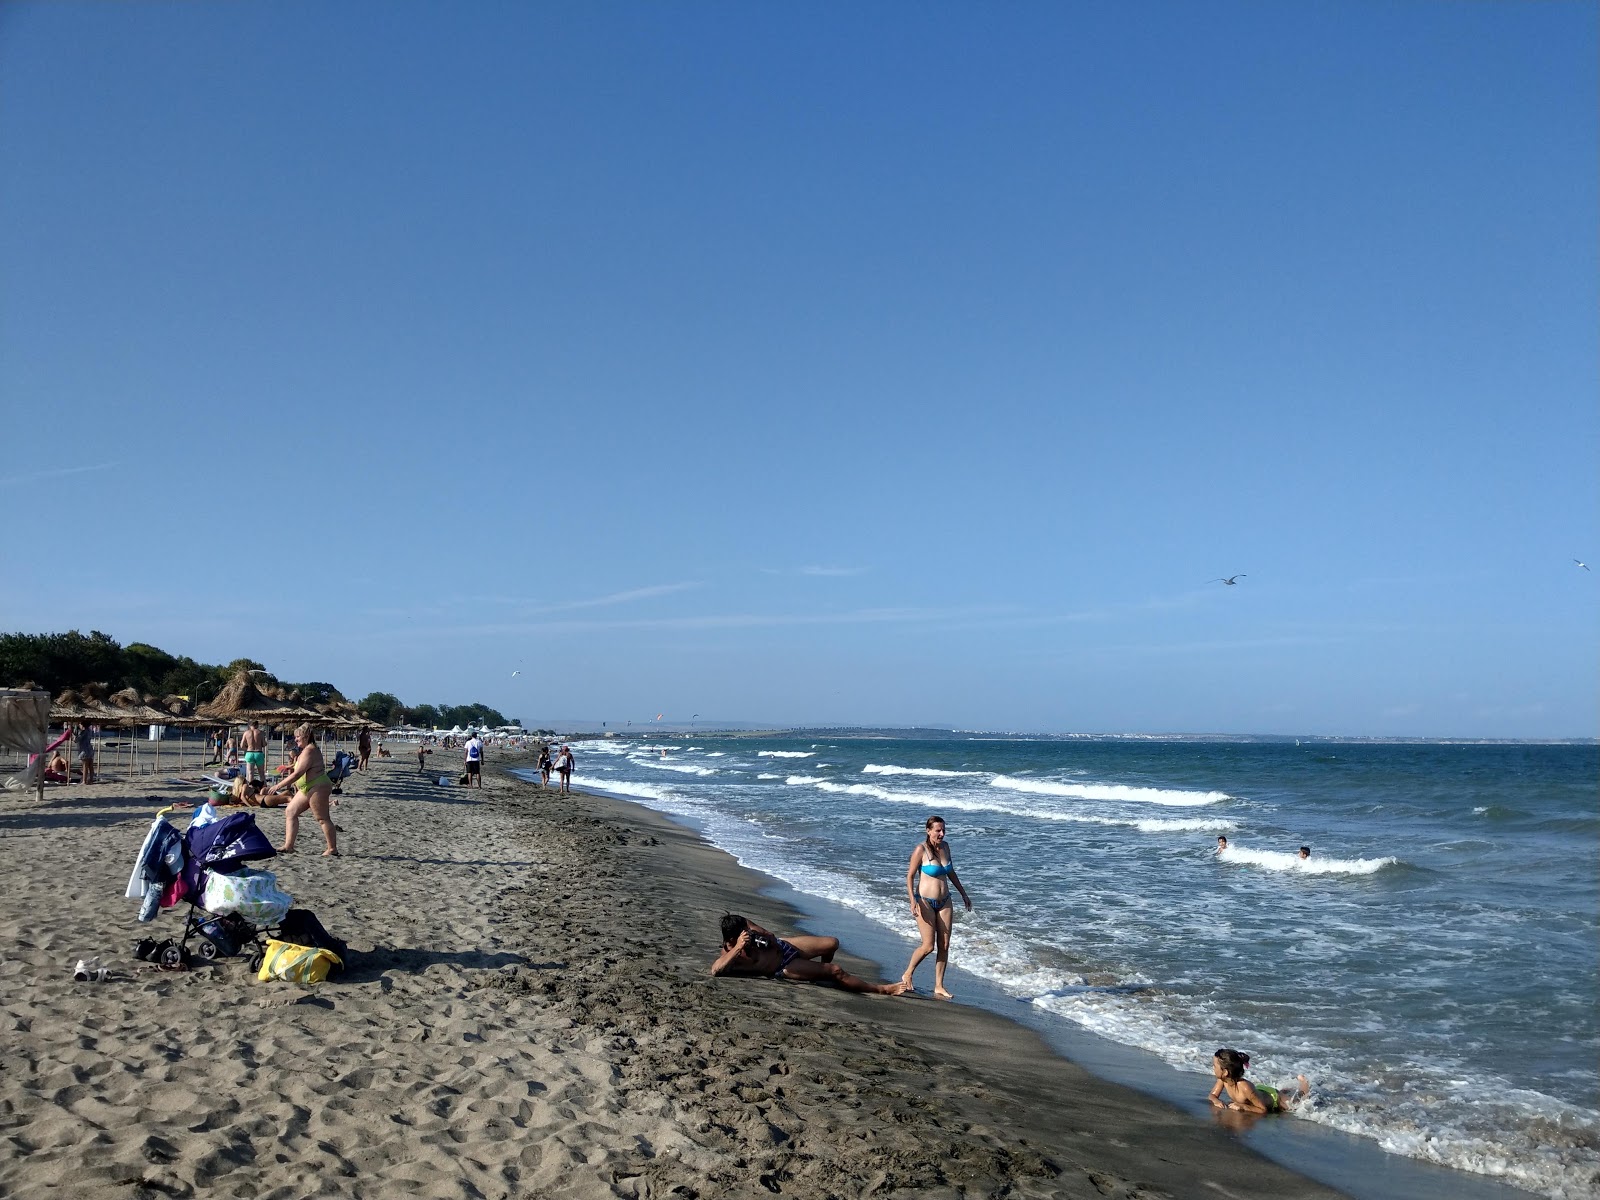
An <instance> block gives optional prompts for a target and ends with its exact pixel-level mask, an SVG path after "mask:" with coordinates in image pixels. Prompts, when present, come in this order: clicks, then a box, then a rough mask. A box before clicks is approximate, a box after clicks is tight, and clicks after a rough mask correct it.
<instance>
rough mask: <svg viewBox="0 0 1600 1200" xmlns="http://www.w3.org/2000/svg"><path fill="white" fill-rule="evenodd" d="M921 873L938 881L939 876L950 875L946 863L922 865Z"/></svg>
mask: <svg viewBox="0 0 1600 1200" xmlns="http://www.w3.org/2000/svg"><path fill="white" fill-rule="evenodd" d="M922 873H923V874H924V875H932V876H933V877H934V878H935V879H938V878H939V877H940V876H941V875H948V874H950V866H949V865H948V864H946V863H931V862H925V863H923V864H922Z"/></svg>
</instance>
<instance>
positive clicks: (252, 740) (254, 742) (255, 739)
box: [239, 721, 267, 783]
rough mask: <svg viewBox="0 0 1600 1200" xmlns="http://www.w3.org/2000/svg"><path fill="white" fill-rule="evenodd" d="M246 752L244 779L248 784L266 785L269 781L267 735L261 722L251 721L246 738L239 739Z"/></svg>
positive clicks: (245, 733)
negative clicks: (267, 780)
mask: <svg viewBox="0 0 1600 1200" xmlns="http://www.w3.org/2000/svg"><path fill="white" fill-rule="evenodd" d="M239 748H240V749H241V750H243V751H244V777H245V782H247V783H265V782H266V779H267V735H266V734H265V733H264V732H263V731H262V729H261V722H259V721H251V722H250V725H249V728H247V729H246V730H245V731H244V736H243V737H242V738H240V739H239Z"/></svg>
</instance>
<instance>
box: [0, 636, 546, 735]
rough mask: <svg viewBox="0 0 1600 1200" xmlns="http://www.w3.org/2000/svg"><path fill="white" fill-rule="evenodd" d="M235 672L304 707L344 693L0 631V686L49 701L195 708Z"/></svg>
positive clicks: (477, 714) (462, 712)
mask: <svg viewBox="0 0 1600 1200" xmlns="http://www.w3.org/2000/svg"><path fill="white" fill-rule="evenodd" d="M241 671H248V672H250V673H251V678H252V679H253V681H254V682H255V684H256V686H257V687H258V688H267V687H271V688H281V689H286V690H291V691H297V692H299V693H300V701H301V703H303V704H327V703H329V702H331V701H335V700H341V701H342V700H344V699H345V695H344V693H343V692H341V691H340V690H339V689H338V688H336V687H334V686H333V684H331V683H325V682H323V681H320V680H312V681H309V682H306V683H293V682H290V681H288V680H283V679H279V678H278V677H277V676H276V675H274V674H272V672H270V671H268V670H267V669H266V667H265V666H264V665H263V664H261V663H259V662H257V661H256V660H255V659H253V658H236V659H234V660H233V661H232V662H230V663H225V664H212V663H202V662H196V661H195V660H194V659H192V658H190V657H189V656H188V655H173V654H168V653H167V652H166V651H165V650H162V649H161V648H159V647H157V646H152V645H150V644H149V643H147V642H130V643H129V644H128V645H126V646H124V645H121V644H120V643H119V642H118V641H117V640H116V639H115V638H113V637H111V636H110V635H109V634H105V633H101V632H100V631H99V630H98V629H94V630H90V631H89V633H88V634H83V633H80V632H78V631H77V630H76V629H74V630H72V631H71V632H69V633H0V686H5V687H15V686H17V685H19V684H31V685H32V686H34V687H38V688H43V689H44V690H45V691H47V692H49V693H50V694H51V695H52V696H59V695H60V694H61V693H62V692H64V691H67V690H68V689H72V690H80V689H82V688H83V687H85V686H86V685H94V686H99V687H104V688H106V689H107V691H108V692H120V691H121V690H122V689H123V688H130V687H131V688H134V689H135V690H137V691H138V692H139V693H140V694H141V695H149V696H156V697H157V698H160V697H165V696H174V695H175V696H184V697H186V698H188V699H189V700H190V701H191V702H193V703H195V704H203V703H205V702H206V701H208V700H212V699H215V698H216V696H217V694H218V693H219V692H220V691H221V690H222V689H223V687H224V686H225V685H226V684H227V682H228V680H230V679H232V678H233V677H234V676H235V675H237V674H239V672H241ZM356 707H357V708H359V709H360V710H361V711H362V712H363V713H365V714H366V715H367V716H369V717H371V718H372V719H373V720H374V721H381V722H382V723H383V724H385V725H401V724H409V725H421V726H424V727H428V728H431V727H432V726H435V725H439V726H451V725H518V724H521V722H520V721H518V720H516V719H515V718H513V719H512V720H509V721H508V720H507V719H506V718H505V717H503V716H501V715H500V713H498V712H497V711H495V710H494V709H492V708H490V707H489V706H488V705H487V704H416V705H411V704H404V703H402V702H401V700H400V698H399V697H398V696H395V695H393V694H392V693H389V692H372V693H371V694H369V695H368V696H367V697H366V698H365V699H363V700H358V701H357V702H356Z"/></svg>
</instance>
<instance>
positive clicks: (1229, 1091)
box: [1210, 1049, 1311, 1114]
mask: <svg viewBox="0 0 1600 1200" xmlns="http://www.w3.org/2000/svg"><path fill="white" fill-rule="evenodd" d="M1249 1068H1250V1056H1249V1055H1248V1054H1244V1053H1242V1052H1240V1051H1238V1050H1226V1049H1224V1050H1218V1051H1217V1052H1216V1053H1215V1054H1214V1055H1212V1056H1211V1073H1212V1074H1213V1075H1215V1076H1216V1078H1217V1082H1216V1083H1214V1084H1213V1085H1212V1087H1211V1096H1210V1099H1211V1106H1212V1107H1213V1108H1233V1109H1237V1110H1238V1111H1239V1112H1248V1113H1258V1114H1264V1113H1275V1112H1290V1111H1291V1110H1293V1109H1294V1108H1295V1106H1296V1105H1298V1104H1299V1103H1300V1101H1302V1100H1304V1099H1305V1098H1306V1095H1307V1094H1308V1093H1309V1092H1310V1091H1311V1083H1310V1081H1309V1080H1307V1079H1306V1077H1305V1076H1304V1075H1296V1076H1295V1083H1296V1084H1297V1085H1298V1086H1297V1088H1296V1090H1295V1091H1294V1092H1293V1093H1292V1094H1285V1093H1284V1092H1281V1091H1279V1090H1278V1089H1277V1088H1275V1087H1273V1086H1271V1085H1270V1084H1265V1083H1251V1082H1250V1081H1249V1080H1248V1079H1246V1078H1245V1077H1244V1073H1245V1071H1247V1070H1249ZM1224 1094H1226V1095H1227V1097H1228V1101H1229V1102H1228V1103H1225V1102H1224V1101H1223V1099H1222V1097H1223V1095H1224Z"/></svg>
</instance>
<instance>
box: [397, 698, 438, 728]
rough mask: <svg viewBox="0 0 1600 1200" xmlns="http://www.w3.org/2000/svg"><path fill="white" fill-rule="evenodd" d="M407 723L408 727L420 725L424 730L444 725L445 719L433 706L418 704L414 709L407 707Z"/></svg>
mask: <svg viewBox="0 0 1600 1200" xmlns="http://www.w3.org/2000/svg"><path fill="white" fill-rule="evenodd" d="M405 721H406V724H408V725H420V726H422V727H423V728H424V729H432V728H433V727H434V726H435V725H443V724H444V718H443V717H441V716H440V714H439V710H438V709H437V708H435V707H434V706H433V705H431V704H418V705H416V706H414V707H413V706H410V705H407V707H406V709H405Z"/></svg>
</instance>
